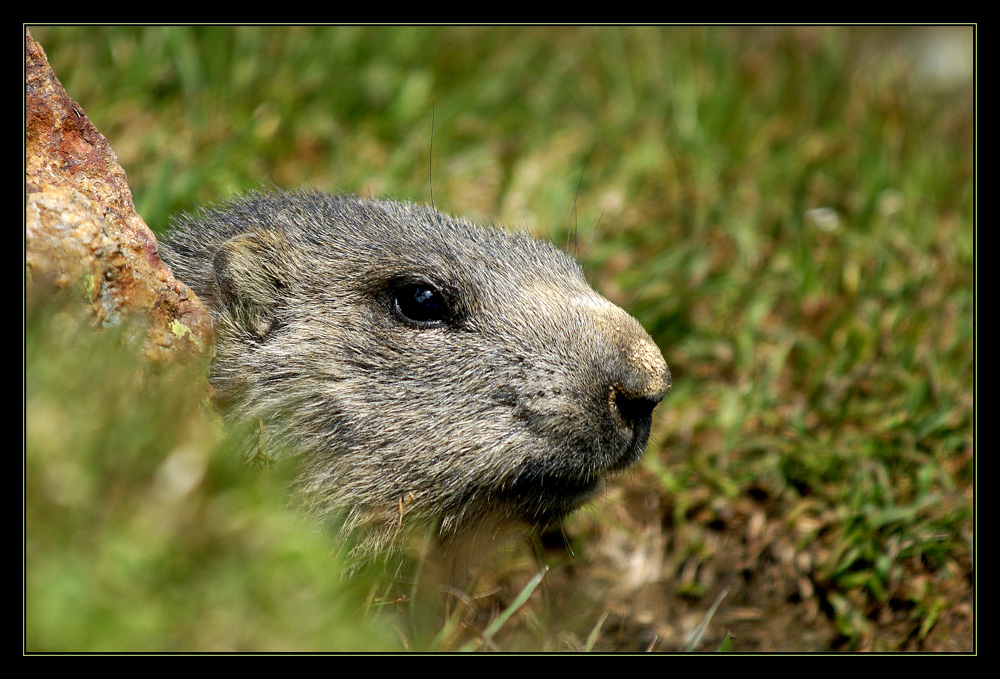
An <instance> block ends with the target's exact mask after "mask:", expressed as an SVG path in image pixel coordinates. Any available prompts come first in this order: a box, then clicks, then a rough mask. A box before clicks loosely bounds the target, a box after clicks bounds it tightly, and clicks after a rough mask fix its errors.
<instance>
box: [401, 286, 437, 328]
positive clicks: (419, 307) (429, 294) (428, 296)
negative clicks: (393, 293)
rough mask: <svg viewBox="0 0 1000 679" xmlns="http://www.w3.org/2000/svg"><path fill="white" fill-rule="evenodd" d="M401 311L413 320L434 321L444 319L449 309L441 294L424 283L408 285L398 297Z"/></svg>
mask: <svg viewBox="0 0 1000 679" xmlns="http://www.w3.org/2000/svg"><path fill="white" fill-rule="evenodd" d="M396 300H397V304H398V305H399V311H400V312H401V313H402V314H403V315H404V316H406V317H407V318H409V319H410V320H413V321H418V322H421V323H434V322H438V321H442V320H444V318H445V316H446V313H447V309H446V308H445V304H444V300H443V299H442V298H441V294H440V293H439V292H438V291H437V290H435V289H434V288H429V287H426V286H423V285H407V286H404V287H403V289H402V290H400V291H399V295H398V296H397V298H396Z"/></svg>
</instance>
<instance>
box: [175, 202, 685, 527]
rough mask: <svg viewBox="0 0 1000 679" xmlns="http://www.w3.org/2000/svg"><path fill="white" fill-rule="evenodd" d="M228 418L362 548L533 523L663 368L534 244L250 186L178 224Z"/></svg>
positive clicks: (581, 486) (437, 217)
mask: <svg viewBox="0 0 1000 679" xmlns="http://www.w3.org/2000/svg"><path fill="white" fill-rule="evenodd" d="M161 254H162V257H163V259H164V260H165V262H166V263H167V264H168V265H169V266H170V267H171V268H172V269H173V271H174V273H175V274H176V275H177V276H178V278H180V279H181V280H182V281H184V282H185V283H187V284H188V285H189V286H190V287H191V288H192V289H193V290H194V291H195V293H196V294H197V295H198V296H199V297H201V299H202V300H204V302H205V303H206V304H207V306H208V307H209V309H210V312H211V314H212V317H213V319H214V321H215V332H216V354H215V358H214V363H213V368H212V373H211V381H212V384H213V386H214V388H215V390H216V393H217V396H218V398H219V399H221V401H223V402H224V403H225V404H226V409H227V410H228V411H229V412H230V413H231V414H232V416H233V417H235V418H243V419H249V420H252V421H253V422H254V423H257V422H258V420H259V421H260V422H261V423H262V424H263V427H264V430H265V431H266V432H267V435H268V436H269V437H270V438H271V441H272V442H273V443H277V444H278V446H277V447H278V448H280V449H289V450H295V451H300V452H301V454H302V455H303V471H302V479H301V490H302V491H303V493H304V497H306V498H307V499H308V500H309V502H310V503H311V505H312V506H314V507H316V508H318V509H320V510H321V511H323V512H337V513H338V514H339V515H341V516H342V517H343V519H344V520H345V522H346V523H345V525H346V529H347V530H352V531H353V530H354V529H357V528H364V529H366V531H365V535H367V538H366V539H367V540H368V541H369V544H372V545H380V544H385V543H387V542H388V541H390V540H391V539H392V537H393V535H394V534H395V532H396V531H397V530H398V529H399V528H400V527H401V526H408V525H421V526H426V525H434V526H436V530H437V531H438V534H439V535H440V536H445V537H447V536H456V535H460V534H463V533H466V532H470V531H481V530H483V529H485V530H487V531H492V530H494V529H497V528H500V527H505V526H514V525H517V526H525V525H527V526H543V525H545V524H548V523H551V522H552V521H554V520H556V519H558V518H559V517H561V516H563V515H564V514H566V513H567V512H570V511H571V510H573V509H575V508H576V507H578V506H579V505H580V504H581V503H583V502H584V501H585V500H586V499H587V498H588V497H589V496H591V495H592V494H593V493H594V492H595V491H596V490H597V489H598V488H599V486H600V484H601V483H602V481H603V480H604V479H605V477H606V476H607V475H608V474H611V473H614V472H617V471H620V470H623V469H625V468H626V467H628V466H629V465H631V464H632V463H634V462H636V461H637V460H638V459H639V458H640V457H641V455H642V453H643V448H644V447H645V445H646V441H647V438H648V436H649V431H650V423H651V416H652V412H653V408H654V407H655V406H656V404H657V403H659V402H660V400H661V399H662V398H663V397H664V396H665V395H666V393H667V391H668V390H669V389H670V371H669V370H668V368H667V365H666V363H665V362H664V359H663V357H662V355H661V353H660V350H659V349H658V348H657V346H656V344H655V343H654V342H653V340H652V339H651V338H650V336H649V335H648V334H647V333H646V331H645V330H644V329H643V328H642V326H641V325H640V324H639V323H638V322H637V321H636V320H635V319H634V318H632V317H631V316H630V315H629V314H627V313H626V312H625V311H623V310H622V309H621V308H619V307H617V306H616V305H614V304H612V303H611V302H609V301H608V300H606V299H605V298H604V297H601V296H600V295H598V294H597V293H596V292H594V291H593V290H592V289H591V287H590V286H589V285H588V283H587V281H586V279H585V278H584V276H583V273H582V270H581V268H580V266H579V265H578V263H577V262H576V261H575V260H574V259H573V258H572V257H570V256H569V255H568V254H567V253H565V252H562V251H560V250H558V249H556V248H555V247H553V246H552V245H551V244H550V243H547V242H543V241H539V240H536V239H535V238H533V237H530V236H528V235H526V234H523V233H512V232H508V231H505V230H502V229H499V228H493V227H482V226H477V225H474V224H472V223H470V222H468V221H466V220H463V219H458V218H454V217H450V216H447V215H444V214H441V213H439V212H437V211H435V210H434V209H432V208H430V207H426V206H420V205H415V204H410V203H402V202H392V201H387V200H369V199H362V198H359V197H356V196H334V195H327V194H322V193H316V192H295V193H284V192H278V193H271V194H267V193H258V194H253V195H250V196H248V197H245V198H242V199H238V200H235V201H234V202H231V203H229V204H226V205H224V206H222V207H218V208H214V209H208V210H204V211H202V212H199V213H197V214H193V215H186V216H182V217H181V218H179V220H177V221H176V223H175V224H174V226H173V228H172V229H171V230H170V231H169V232H168V234H167V236H166V238H165V240H164V242H163V243H162V245H161Z"/></svg>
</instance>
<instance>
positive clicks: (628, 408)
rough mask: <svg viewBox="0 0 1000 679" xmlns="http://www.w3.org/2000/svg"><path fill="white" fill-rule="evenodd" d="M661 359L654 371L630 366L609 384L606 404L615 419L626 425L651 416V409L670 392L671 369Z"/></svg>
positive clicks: (630, 425) (629, 425) (633, 424)
mask: <svg viewBox="0 0 1000 679" xmlns="http://www.w3.org/2000/svg"><path fill="white" fill-rule="evenodd" d="M657 353H659V352H657ZM660 362H661V364H662V366H663V367H662V370H658V371H656V372H655V373H650V372H645V371H644V370H642V369H641V368H640V369H636V366H631V370H628V372H627V374H626V375H623V376H622V378H620V379H617V380H615V381H614V382H613V383H612V385H611V394H610V398H609V405H610V407H611V413H612V416H617V418H616V419H621V421H622V422H623V423H624V424H625V425H626V426H628V427H629V428H632V427H634V426H635V425H636V423H638V422H641V421H643V420H646V419H648V418H649V417H651V416H652V414H653V408H655V407H656V405H657V404H658V403H659V402H660V401H662V400H663V398H664V397H665V396H666V395H667V392H669V391H670V368H668V367H667V366H666V364H665V363H662V358H661V359H660Z"/></svg>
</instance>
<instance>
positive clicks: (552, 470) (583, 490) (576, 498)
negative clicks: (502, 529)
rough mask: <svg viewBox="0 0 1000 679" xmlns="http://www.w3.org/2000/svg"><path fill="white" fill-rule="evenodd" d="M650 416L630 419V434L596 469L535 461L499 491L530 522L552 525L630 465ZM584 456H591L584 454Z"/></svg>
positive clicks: (646, 437)
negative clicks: (609, 478) (607, 479)
mask: <svg viewBox="0 0 1000 679" xmlns="http://www.w3.org/2000/svg"><path fill="white" fill-rule="evenodd" d="M651 425H652V418H651V417H646V418H640V419H638V420H635V421H633V422H632V426H631V427H630V431H631V437H630V438H629V439H628V440H627V443H625V444H624V445H621V443H619V446H620V447H619V448H618V449H617V450H616V451H615V454H614V455H613V456H611V457H610V459H606V460H605V461H604V462H603V464H600V465H599V466H598V467H597V468H596V469H594V468H591V469H586V468H578V469H574V468H572V467H570V466H565V465H552V464H551V461H549V462H548V463H538V464H535V465H529V466H526V467H524V468H522V469H521V472H520V473H519V474H518V475H517V477H516V478H515V479H514V480H513V481H512V482H511V483H510V484H509V485H507V486H506V487H505V488H504V489H503V490H502V491H501V494H500V496H501V497H500V499H501V500H503V501H504V502H505V503H507V504H508V505H510V506H513V507H514V508H515V510H516V511H517V513H519V514H520V515H521V516H522V517H523V518H524V519H525V520H527V521H528V522H529V523H535V524H538V525H546V524H551V523H554V522H555V521H557V520H558V519H560V518H562V517H563V516H565V515H566V514H569V513H570V512H572V511H573V510H575V509H577V508H578V507H580V505H582V504H584V503H585V502H586V501H587V500H589V499H590V498H591V497H593V495H594V494H595V493H596V492H597V490H598V488H600V486H601V483H602V482H603V481H604V479H605V478H606V477H607V476H608V475H611V474H614V473H616V472H620V471H622V470H624V469H627V468H628V467H630V466H632V465H633V464H635V463H636V462H638V461H639V459H640V458H641V457H642V453H643V451H644V450H645V448H646V442H647V441H648V440H649V432H650V428H651ZM583 455H585V456H587V455H591V454H590V453H583Z"/></svg>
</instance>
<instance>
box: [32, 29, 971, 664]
mask: <svg viewBox="0 0 1000 679" xmlns="http://www.w3.org/2000/svg"><path fill="white" fill-rule="evenodd" d="M31 31H32V35H33V37H34V38H35V39H36V40H37V41H38V42H39V43H40V44H41V45H42V47H43V48H44V49H45V51H46V53H47V55H48V57H49V60H50V63H51V65H52V67H53V69H54V71H55V73H56V75H57V77H59V79H60V80H61V82H62V83H63V85H64V86H65V87H66V89H67V91H68V92H69V94H70V96H71V97H73V98H74V99H75V100H76V101H77V102H79V103H80V105H81V106H82V108H83V109H84V110H85V111H86V113H87V115H88V116H89V117H90V119H91V120H92V121H93V122H94V124H95V125H96V126H97V128H98V129H99V130H101V132H102V133H103V134H104V135H105V136H106V137H107V138H108V140H109V141H110V143H111V145H112V147H113V148H114V149H115V150H116V152H117V153H118V155H119V159H120V161H121V164H122V166H123V167H124V168H125V170H126V171H127V172H128V176H129V182H130V185H131V187H132V190H133V192H134V195H135V202H136V206H137V209H138V211H139V213H140V214H141V215H142V216H143V217H144V218H145V219H146V221H147V222H148V223H149V224H150V226H152V227H153V228H154V229H156V230H158V231H162V230H164V229H165V228H167V225H168V223H169V219H170V215H171V214H173V213H175V212H177V211H181V210H186V209H191V208H193V207H194V206H196V205H199V204H204V203H212V202H216V201H219V200H223V199H225V198H226V197H228V196H231V195H233V194H235V193H238V192H241V191H244V190H247V189H251V188H256V187H259V186H261V185H275V186H279V187H286V188H291V187H301V186H312V187H316V188H319V189H323V190H327V191H350V192H357V193H361V194H363V195H372V196H388V197H393V198H401V199H410V200H415V201H420V202H431V200H433V202H434V204H435V206H436V207H437V208H438V209H441V210H443V211H446V212H451V213H455V214H462V215H465V216H468V217H470V218H472V219H475V220H478V221H482V222H497V223H503V224H507V225H509V226H511V227H513V228H526V229H529V230H531V231H533V232H535V233H537V234H538V235H540V236H543V237H549V238H552V239H554V240H555V241H556V242H558V243H566V242H569V243H570V245H569V247H570V248H571V249H574V250H575V251H577V252H579V253H580V254H581V256H582V257H583V259H584V260H585V268H586V271H587V273H588V276H589V277H591V278H592V280H593V282H594V284H595V287H597V289H598V290H600V291H601V292H602V293H604V294H605V295H606V296H608V297H609V298H610V299H612V300H613V301H615V302H618V303H620V304H622V305H624V306H625V307H626V308H627V309H629V310H630V311H632V312H633V313H634V314H635V315H636V316H637V317H638V318H639V319H640V320H641V321H642V322H643V324H644V325H645V326H646V327H647V329H649V331H650V333H651V334H652V335H653V337H654V338H655V339H656V341H657V342H658V344H659V345H660V347H661V348H662V349H663V352H664V355H665V357H666V358H667V361H668V363H669V364H670V366H671V369H672V371H673V374H674V383H675V386H674V390H673V392H672V394H671V395H670V397H669V398H668V400H667V401H666V402H665V404H664V406H663V407H661V408H660V409H658V415H657V421H656V423H655V425H654V432H653V441H651V444H650V448H649V449H648V451H647V454H646V464H645V465H644V466H643V467H642V468H641V469H640V470H637V471H635V472H633V473H632V474H630V475H629V477H628V478H626V479H625V480H624V482H623V483H621V484H615V485H614V486H612V487H611V488H609V490H608V493H607V494H606V495H607V497H605V498H604V500H603V501H602V502H599V503H598V504H597V507H596V508H595V509H591V510H589V511H585V512H581V513H580V514H578V515H577V516H575V517H573V518H572V519H571V520H570V521H568V522H567V524H566V526H564V527H563V529H562V533H561V537H560V541H563V549H562V551H560V550H559V549H556V548H552V549H550V551H551V552H552V553H553V563H554V566H553V570H552V571H550V573H549V574H548V575H547V576H546V582H545V583H544V584H545V587H547V590H546V591H544V592H543V593H542V594H541V595H539V596H535V597H533V601H534V600H536V599H542V601H541V602H540V603H539V604H538V608H539V610H537V611H535V610H533V609H531V608H530V606H529V607H528V608H526V609H525V610H524V611H523V612H522V613H523V614H522V615H521V616H520V617H519V618H518V619H517V621H515V622H512V623H510V624H509V625H508V627H509V628H510V630H511V640H510V642H509V645H508V646H504V645H503V644H502V642H500V641H498V642H497V643H498V644H500V645H499V646H498V647H499V648H501V649H502V650H505V649H513V648H539V649H545V650H570V649H578V648H583V647H593V648H596V649H599V650H615V649H621V650H645V649H649V648H652V649H655V650H674V649H678V648H684V647H685V645H686V641H687V640H688V639H689V638H690V634H691V630H692V629H693V628H694V627H696V626H697V623H698V622H700V621H702V620H703V619H704V615H705V612H706V611H708V610H709V608H710V606H711V604H712V602H713V601H714V600H715V598H716V597H717V596H718V595H719V593H720V592H725V591H728V592H729V594H728V595H727V599H725V600H724V601H723V604H722V605H721V606H720V608H719V609H718V611H717V612H716V614H715V616H714V618H713V619H712V620H711V621H710V624H709V626H708V628H707V630H706V633H705V637H704V642H703V646H702V647H701V648H702V649H704V648H706V647H707V648H715V647H717V646H718V644H719V643H720V641H721V639H723V638H725V637H726V635H727V633H731V634H734V635H735V639H733V642H734V645H733V648H734V649H735V650H746V651H753V650H786V651H796V650H841V649H865V650H952V651H954V650H958V651H962V650H972V648H973V643H974V637H973V630H974V627H973V610H974V609H973V606H974V600H973V585H974V579H973V568H972V551H973V544H974V533H973V507H974V505H973V483H974V459H973V435H974V434H973V426H974V420H973V393H974V391H973V389H974V377H975V370H974V344H973V341H974V323H973V320H974V319H973V313H974V270H973V263H974V244H975V229H974V221H973V220H974V208H975V205H974V192H973V191H974V141H975V127H974V117H973V115H974V110H975V109H974V106H975V102H974V90H973V71H972V67H973V29H972V28H970V27H955V26H952V27H858V28H851V27H634V28H629V27H544V28H543V27H502V28H494V27H475V28H465V27H347V28H344V27H236V28H234V27H214V26H213V27H113V28H106V27H93V26H75V27H55V26H38V27H35V26H32V27H31ZM432 136H433V145H432V143H431V140H432ZM64 316H65V314H64V313H62V312H59V313H56V312H53V311H50V310H44V309H43V310H35V309H32V310H28V321H27V329H26V337H25V343H26V367H25V377H26V380H25V382H26V402H25V419H26V425H25V427H26V429H25V431H26V463H25V496H26V502H25V505H26V510H25V532H26V540H25V543H26V548H25V569H26V574H25V583H26V585H25V628H26V637H25V638H26V645H25V647H26V649H27V650H191V649H195V650H198V649H201V650H205V649H217V650H257V649H282V650H324V649H344V648H356V649H360V648H375V649H392V648H404V647H409V648H413V647H414V646H413V641H412V639H409V640H408V639H407V634H406V633H405V632H401V631H400V623H399V621H400V618H399V617H394V616H393V615H389V614H385V615H382V614H380V613H378V612H377V611H376V610H375V609H376V608H378V607H377V606H373V605H372V603H371V601H372V600H371V597H370V592H369V594H367V595H363V594H359V592H360V591H361V590H364V588H363V587H361V588H354V589H352V586H349V585H344V584H343V583H340V582H339V580H337V579H336V578H332V577H331V578H327V577H324V573H325V571H326V570H327V568H331V569H334V568H335V567H334V566H331V565H330V564H329V563H328V561H327V560H328V559H329V553H330V551H331V550H333V549H334V548H333V547H332V546H331V544H330V542H329V540H328V538H326V537H325V536H324V535H323V534H322V533H321V532H320V531H315V530H310V529H308V528H307V527H303V526H298V525H297V524H295V519H294V518H292V517H289V516H287V512H285V511H284V510H283V509H282V505H281V499H280V495H281V491H280V490H276V489H275V488H274V487H271V486H272V485H274V486H278V487H280V486H281V482H280V481H273V479H271V477H270V475H269V474H266V475H265V477H266V479H265V480H264V481H261V482H260V484H259V485H258V484H257V483H256V480H252V481H247V479H246V478H244V477H245V472H242V471H241V470H240V469H239V467H238V464H237V463H235V462H234V461H233V460H232V459H231V458H232V457H234V455H233V454H232V451H227V449H226V444H225V440H224V438H223V439H221V442H220V440H219V436H218V434H217V433H215V432H216V431H217V428H216V427H214V425H213V424H212V422H211V418H210V417H208V416H207V415H206V414H205V413H204V411H203V410H202V409H201V408H200V407H198V406H200V403H201V400H200V399H201V397H198V398H195V399H193V400H192V399H191V398H190V394H192V393H201V392H198V391H197V389H198V388H197V387H196V386H192V385H198V384H201V382H200V381H199V379H200V378H199V376H198V375H197V374H195V375H187V376H186V377H185V378H183V379H182V378H178V377H177V376H174V375H172V374H170V375H161V374H157V375H154V376H152V377H150V378H149V379H148V380H138V382H139V383H138V384H137V383H136V382H137V380H136V379H135V378H134V377H135V374H136V371H137V370H140V369H139V368H137V367H136V365H135V364H134V363H133V364H130V363H129V361H128V360H127V352H126V354H125V356H123V357H119V355H118V353H119V352H121V350H120V349H114V348H111V345H112V344H113V345H114V346H119V345H120V344H121V342H118V341H117V340H116V341H115V342H110V343H109V342H108V341H107V340H106V339H102V338H97V339H92V338H90V335H89V333H88V332H85V331H82V330H79V329H78V328H77V329H76V330H73V331H72V332H68V331H66V330H65V328H66V327H68V326H72V327H74V328H76V327H77V326H76V325H75V324H74V323H69V322H68V321H65V320H62V321H55V322H54V321H53V318H56V319H60V318H64ZM78 346H79V347H81V348H79V349H78V348H77V347H78ZM101 352H104V353H101ZM110 356H114V358H109V357H110ZM98 366H99V368H98ZM140 372H141V370H140ZM168 372H169V371H168ZM151 385H152V386H151ZM178 385H180V386H178ZM105 406H106V407H105ZM192 460H194V461H193V462H192ZM227 460H228V461H227ZM178 465H180V467H181V468H182V469H188V467H191V468H193V469H195V470H196V473H195V472H191V473H193V474H194V476H193V477H192V479H193V480H189V481H186V482H184V483H182V484H181V485H182V488H181V490H177V489H174V490H175V491H176V492H174V493H173V495H171V492H170V491H169V488H168V489H167V490H164V489H163V488H162V487H161V486H164V484H166V486H170V484H171V483H180V482H177V481H169V482H168V481H166V480H164V479H168V478H173V477H172V476H171V473H172V472H171V470H173V469H174V468H175V467H177V466H178ZM185 465H187V466H185ZM273 475H274V476H276V477H280V475H281V473H280V472H278V471H275V472H273ZM182 476H183V475H182ZM185 478H186V477H185ZM272 482H273V484H272ZM185 484H187V485H185ZM268 491H273V492H272V493H270V494H269V493H268ZM171 498H172V499H171ZM565 543H569V544H570V545H572V551H573V553H574V555H573V557H572V559H570V561H571V563H572V565H564V564H563V561H564V560H566V558H567V554H566V550H565ZM546 544H548V543H546ZM510 568H511V571H510V572H511V573H512V575H511V576H510V578H511V580H510V581H511V583H514V584H513V586H514V589H515V590H517V589H518V584H517V583H520V585H523V584H524V582H526V581H527V578H529V577H530V576H531V575H533V573H534V571H535V570H537V564H535V565H525V567H524V568H525V571H524V572H525V573H526V575H523V574H521V575H520V576H519V575H518V574H517V573H516V568H517V567H516V566H511V567H510ZM519 577H520V579H518V578H519ZM594 583H604V585H605V586H604V588H603V589H600V591H599V592H598V593H594V592H593V591H592V590H593V589H595V587H596V586H595V584H594ZM355 590H357V591H355ZM366 591H367V590H366ZM355 596H360V597H362V598H363V597H364V596H368V597H369V599H368V603H367V604H364V605H361V606H354V605H353V604H352V603H348V604H345V603H343V602H352V601H354V600H353V599H352V598H351V597H355ZM584 598H585V599H587V600H588V601H591V602H592V603H593V604H594V608H593V611H590V610H588V611H587V612H584V611H583V610H579V611H572V610H569V609H567V608H566V607H567V606H569V607H572V606H573V602H574V601H576V602H579V601H580V600H581V599H584ZM338 602H340V603H338ZM385 608H392V607H385ZM359 609H360V610H365V611H367V614H366V615H365V616H364V621H365V622H364V625H370V627H366V626H361V625H359V624H356V623H355V622H352V620H353V618H352V615H355V614H356V611H357V610H359ZM344 611H346V612H347V615H346V616H340V615H339V613H340V612H344ZM544 611H549V614H548V615H550V616H551V619H549V618H545V615H547V614H546V613H545V612H544ZM602 613H607V614H608V615H607V617H606V618H603V617H601V615H602ZM355 617H356V616H355ZM404 617H405V616H404ZM577 617H579V618H580V619H581V620H580V622H579V624H576V623H574V624H570V623H569V622H568V621H569V620H570V619H574V620H576V618H577ZM543 619H548V620H549V622H543ZM598 622H600V623H601V624H600V626H596V625H597V623H598ZM403 626H404V627H405V625H403ZM571 628H572V629H571ZM588 630H589V631H596V636H595V639H596V640H597V641H596V642H595V643H594V644H591V645H590V646H587V644H586V643H585V642H584V641H583V639H584V638H586V636H585V635H586V634H587V632H588ZM408 644H409V645H408ZM431 647H434V648H444V647H446V646H442V645H440V643H439V644H438V645H437V646H433V644H432V645H431Z"/></svg>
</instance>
